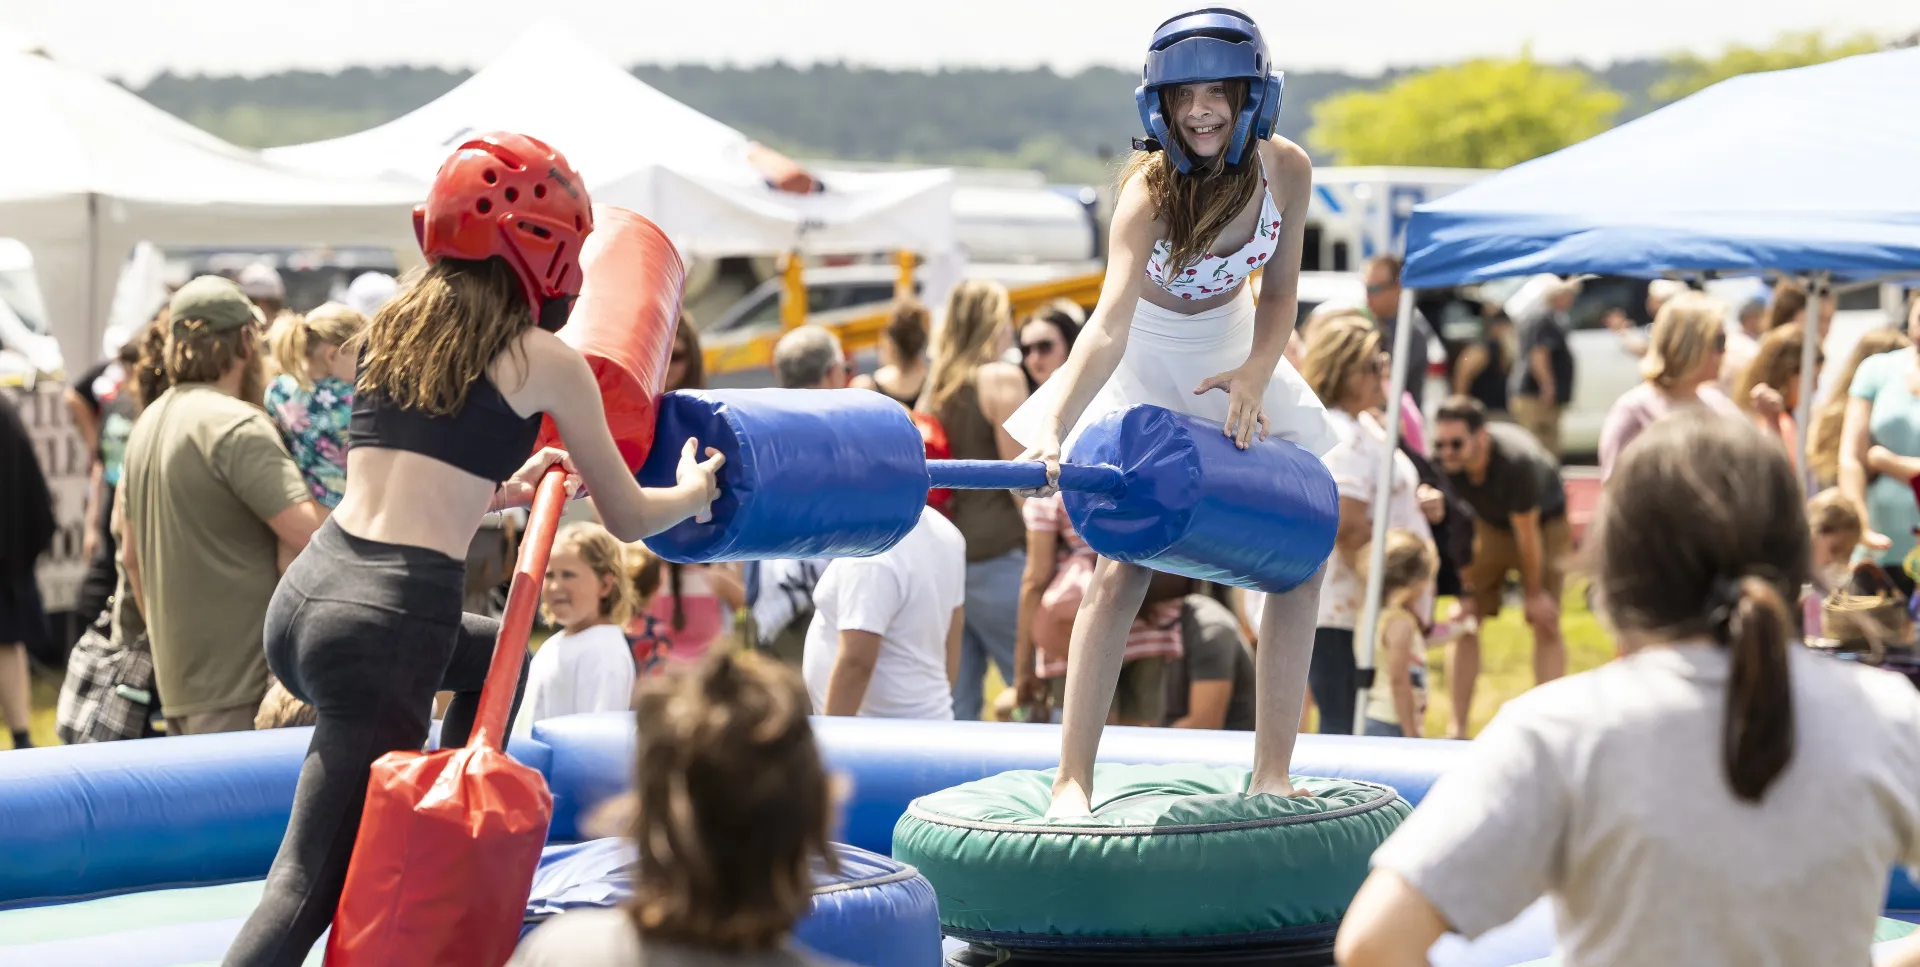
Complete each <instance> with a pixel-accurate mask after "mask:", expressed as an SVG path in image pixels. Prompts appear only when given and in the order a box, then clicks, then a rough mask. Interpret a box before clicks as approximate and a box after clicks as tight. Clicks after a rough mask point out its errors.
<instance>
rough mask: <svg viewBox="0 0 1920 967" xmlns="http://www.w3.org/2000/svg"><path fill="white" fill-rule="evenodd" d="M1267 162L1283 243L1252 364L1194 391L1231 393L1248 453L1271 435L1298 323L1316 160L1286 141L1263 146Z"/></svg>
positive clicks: (1272, 263)
mask: <svg viewBox="0 0 1920 967" xmlns="http://www.w3.org/2000/svg"><path fill="white" fill-rule="evenodd" d="M1259 148H1260V154H1261V157H1262V158H1268V157H1270V158H1272V167H1273V169H1274V172H1275V174H1276V175H1277V176H1278V178H1279V183H1280V184H1281V185H1282V186H1284V187H1285V189H1286V193H1285V198H1284V199H1283V200H1282V202H1281V206H1280V208H1281V214H1280V240H1279V242H1278V244H1277V245H1276V247H1275V248H1274V252H1273V258H1271V259H1269V260H1267V264H1266V267H1265V268H1263V269H1262V270H1261V271H1260V302H1259V304H1258V305H1257V306H1256V307H1255V308H1254V315H1253V346H1252V347H1251V348H1250V349H1249V350H1248V351H1247V361H1246V362H1244V363H1242V364H1241V365H1240V367H1239V368H1237V369H1231V370H1228V371H1227V372H1224V373H1220V374H1218V375H1216V376H1211V377H1208V378H1207V379H1206V380H1203V381H1202V382H1201V383H1200V385H1199V386H1198V387H1196V388H1195V389H1194V393H1195V394H1200V393H1205V392H1209V391H1211V390H1215V389H1219V390H1225V391H1226V393H1227V396H1228V401H1227V420H1226V431H1227V435H1228V436H1231V437H1233V439H1234V442H1235V443H1236V444H1238V445H1239V446H1240V447H1241V448H1242V449H1244V448H1245V447H1246V446H1247V445H1248V444H1249V443H1251V442H1252V441H1253V440H1255V439H1264V438H1265V437H1266V435H1267V416H1266V413H1265V412H1264V411H1263V407H1262V403H1263V401H1264V399H1265V397H1266V392H1267V383H1269V382H1270V381H1272V379H1273V370H1274V367H1276V366H1278V365H1280V357H1281V356H1282V355H1283V354H1284V353H1285V352H1286V349H1287V340H1288V339H1289V338H1291V337H1292V336H1293V324H1294V319H1295V318H1296V317H1297V313H1298V310H1299V289H1300V256H1301V250H1302V249H1303V248H1304V247H1305V239H1306V231H1307V202H1308V199H1309V198H1311V197H1312V195H1313V162H1312V161H1309V160H1308V159H1307V153H1306V152H1305V151H1303V150H1301V149H1300V146H1299V145H1296V144H1294V143H1293V142H1291V141H1288V140H1286V139H1285V138H1275V139H1273V140H1272V141H1270V142H1267V143H1265V144H1262V145H1259Z"/></svg>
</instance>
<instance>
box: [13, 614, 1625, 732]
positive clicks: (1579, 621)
mask: <svg viewBox="0 0 1920 967" xmlns="http://www.w3.org/2000/svg"><path fill="white" fill-rule="evenodd" d="M1561 628H1562V629H1564V630H1565V632H1566V636H1567V669H1568V670H1569V671H1576V672H1577V671H1585V670H1586V669H1589V668H1592V667H1594V666H1596V665H1599V664H1601V663H1603V662H1606V661H1608V660H1610V659H1612V658H1613V640H1612V639H1611V638H1608V637H1607V633H1606V632H1605V631H1603V630H1601V628H1600V622H1599V621H1598V620H1597V619H1595V618H1594V616H1593V613H1592V612H1590V611H1588V610H1587V599H1586V586H1585V585H1584V584H1576V585H1574V586H1572V587H1569V588H1568V589H1567V595H1566V599H1565V602H1564V603H1563V605H1562V618H1561ZM541 637H544V635H541ZM1480 639H1481V640H1480V683H1479V686H1478V687H1477V688H1476V689H1475V691H1474V695H1473V714H1472V716H1471V717H1470V718H1469V720H1468V721H1469V724H1470V726H1471V728H1472V730H1473V731H1474V732H1478V731H1480V728H1481V726H1484V725H1486V724H1487V720H1488V719H1491V718H1493V713H1494V712H1495V711H1496V710H1498V709H1499V708H1500V706H1501V705H1502V704H1503V703H1505V702H1506V700H1507V699H1510V698H1512V697H1514V696H1515V695H1518V694H1520V693H1521V692H1524V691H1526V690H1527V689H1529V688H1532V687H1533V651H1532V636H1531V635H1530V634H1529V633H1528V632H1527V629H1526V624H1525V623H1524V622H1523V621H1522V620H1521V618H1520V611H1519V609H1518V608H1508V609H1507V610H1506V612H1505V613H1503V614H1501V615H1500V617H1499V618H1497V619H1495V620H1493V621H1489V622H1487V623H1486V625H1485V626H1483V627H1482V629H1481V633H1480ZM1427 661H1428V663H1429V667H1430V668H1431V669H1432V670H1433V674H1432V683H1433V684H1432V690H1431V694H1430V695H1429V699H1430V703H1431V704H1430V705H1429V706H1428V708H1427V724H1426V734H1427V735H1428V736H1430V737H1438V736H1440V735H1442V734H1443V733H1444V732H1445V731H1446V722H1447V718H1448V716H1449V714H1451V713H1450V709H1451V707H1452V705H1451V703H1450V702H1449V701H1448V700H1447V675H1446V664H1447V656H1446V650H1445V649H1443V648H1438V647H1436V648H1434V649H1433V653H1432V654H1431V655H1429V656H1428V658H1427ZM1002 687H1003V686H1002V684H1001V682H1000V676H999V675H998V674H995V673H993V672H992V671H989V672H988V675H987V690H986V692H985V694H986V695H988V696H993V695H998V694H999V693H1000V689H1001V688H1002ZM59 698H60V682H59V680H58V679H56V678H53V677H52V676H50V675H46V674H41V675H36V676H35V678H34V682H33V741H34V743H35V744H37V745H54V744H57V742H58V740H57V739H55V738H54V734H53V707H54V703H55V702H57V701H58V700H59ZM12 745H13V740H12V738H10V737H8V736H7V735H6V734H5V733H4V732H0V749H7V748H11V747H12Z"/></svg>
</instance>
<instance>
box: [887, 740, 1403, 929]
mask: <svg viewBox="0 0 1920 967" xmlns="http://www.w3.org/2000/svg"><path fill="white" fill-rule="evenodd" d="M1053 775H1054V774H1053V771H1052V770H1048V771H1045V772H1027V771H1020V772H1005V773H1001V774H1000V775H997V776H993V777H991V778H987V779H981V780H979V781H976V782H969V783H966V784H964V785H959V786H955V787H953V788H951V789H945V790H942V791H940V792H936V793H934V794H932V795H929V796H923V797H921V798H919V799H916V800H914V801H913V803H912V804H911V805H910V806H909V807H908V808H907V812H906V814H905V815H903V816H901V817H900V821H899V823H898V824H896V825H895V826H894V829H893V855H894V858H896V859H898V860H900V861H902V862H905V863H911V864H912V865H914V866H915V867H918V868H919V870H920V872H921V873H923V874H925V875H926V877H927V879H928V880H929V881H931V882H932V883H933V888H934V892H935V893H936V894H938V896H939V900H940V922H941V924H942V927H943V929H944V931H945V932H946V933H947V934H948V935H949V936H952V937H957V938H959V939H963V940H967V941H969V942H971V943H974V944H976V945H984V946H990V947H994V948H1003V949H1008V950H1038V951H1044V950H1049V949H1052V950H1060V951H1063V952H1064V951H1066V950H1075V951H1092V950H1106V951H1108V952H1110V953H1118V952H1120V951H1122V950H1132V951H1141V952H1145V951H1153V950H1160V951H1171V950H1188V951H1193V950H1199V949H1216V950H1223V949H1231V948H1248V947H1272V946H1285V945H1287V944H1300V943H1316V944H1318V945H1320V946H1322V947H1324V946H1325V944H1326V943H1328V942H1330V940H1331V937H1332V935H1333V932H1334V930H1335V928H1336V927H1337V926H1338V925H1339V922H1340V917H1341V915H1342V914H1344V913H1345V912H1346V909H1347V904H1348V903H1349V902H1351V901H1352V899H1353V895H1354V893H1355V891H1357V890H1359V888H1360V882H1361V881H1362V880H1364V879H1365V878H1366V875H1367V859H1368V857H1370V856H1371V855H1373V851H1374V848H1375V847H1377V846H1379V845H1380V843H1381V842H1382V841H1383V840H1385V839H1386V838H1387V835H1388V834H1389V833H1391V832H1393V830H1394V828H1395V827H1397V826H1399V825H1400V822H1401V820H1403V819H1404V818H1406V815H1407V813H1408V812H1410V811H1411V808H1412V807H1410V806H1408V805H1407V803H1406V801H1405V800H1403V799H1401V798H1400V796H1399V794H1398V793H1396V792H1395V791H1394V790H1393V789H1391V788H1389V787H1387V786H1382V785H1378V784H1375V783H1370V782H1358V781H1353V780H1345V779H1313V778H1302V777H1295V778H1294V780H1293V782H1294V785H1295V786H1296V788H1300V789H1303V790H1305V791H1306V792H1307V793H1308V795H1304V796H1298V797H1294V798H1283V797H1279V796H1264V795H1263V796H1248V795H1246V792H1245V790H1246V788H1247V779H1248V771H1247V770H1245V769H1233V768H1222V767H1215V766H1202V765H1121V764H1111V765H1109V764H1103V765H1100V766H1098V767H1096V768H1095V770H1094V783H1093V792H1094V800H1095V802H1094V809H1093V814H1092V815H1090V816H1077V817H1055V818H1048V817H1047V815H1046V812H1047V806H1048V804H1049V802H1050V800H1051V789H1052V785H1053Z"/></svg>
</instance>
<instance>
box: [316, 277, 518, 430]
mask: <svg viewBox="0 0 1920 967" xmlns="http://www.w3.org/2000/svg"><path fill="white" fill-rule="evenodd" d="M533 325H534V320H533V310H532V309H531V308H529V307H528V305H527V295H526V291H525V290H524V289H522V288H521V285H520V278H519V276H517V275H515V274H514V273H513V269H512V268H510V267H508V265H507V263H506V261H505V260H503V259H499V258H489V259H484V260H482V261H478V262H475V261H469V260H466V259H441V260H439V261H438V262H435V263H433V264H432V265H430V266H428V267H427V268H426V269H425V270H415V271H414V272H413V273H412V274H411V276H410V278H408V279H407V280H406V281H405V282H403V283H402V286H401V289H400V294H399V295H397V296H394V298H393V301H391V302H388V303H387V304H386V305H384V306H382V307H380V311H379V312H378V313H376V314H375V315H374V317H373V322H372V323H371V324H369V325H368V326H367V328H366V329H365V330H363V331H362V334H361V336H360V337H359V338H358V339H356V340H355V341H354V342H355V345H354V346H353V347H350V348H351V349H358V348H359V347H360V346H364V347H365V355H364V357H363V359H364V362H363V363H362V364H361V367H360V376H359V379H358V380H356V381H355V384H354V385H355V387H356V388H357V389H359V390H360V391H362V392H365V391H367V390H377V391H379V392H380V393H382V394H384V395H385V396H386V397H387V399H389V400H392V401H393V402H394V403H395V404H397V405H399V406H400V407H402V408H404V409H410V410H419V411H421V412H423V413H432V414H437V415H441V416H446V415H449V414H452V413H457V412H459V410H460V408H461V407H462V406H465V405H466V402H467V390H468V389H470V388H471V387H472V386H473V383H474V381H475V380H478V379H480V378H481V377H482V376H485V375H486V373H487V367H488V366H489V365H491V364H492V363H493V359H494V357H495V356H498V355H500V353H501V351H502V350H505V349H507V348H509V347H512V348H513V349H514V351H515V352H516V353H518V352H519V344H518V343H516V342H515V341H514V340H515V339H516V337H518V336H519V335H520V334H521V333H523V332H525V331H527V330H528V329H531V328H533ZM519 361H520V362H521V363H522V364H523V365H524V364H525V359H524V358H522V359H520V360H519Z"/></svg>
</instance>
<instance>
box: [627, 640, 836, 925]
mask: <svg viewBox="0 0 1920 967" xmlns="http://www.w3.org/2000/svg"><path fill="white" fill-rule="evenodd" d="M634 707H635V708H636V709H637V711H636V713H635V715H636V719H637V721H638V726H639V728H638V734H639V736H640V741H639V766H638V781H637V782H636V783H635V796H636V798H637V800H638V803H637V806H638V808H637V813H636V817H635V822H634V824H633V840H634V843H635V845H636V846H637V847H638V851H639V863H638V864H637V869H636V870H635V876H634V891H633V902H632V906H631V907H630V910H631V914H632V917H633V921H634V925H635V926H636V927H637V928H638V929H639V931H640V935H641V936H642V937H646V938H651V939H658V940H664V941H668V942H673V943H682V944H686V945H688V946H693V947H702V948H707V949H718V950H729V951H749V950H766V949H769V948H772V947H775V946H777V945H778V944H780V943H781V942H782V941H783V940H784V939H785V938H786V936H787V934H788V932H790V931H791V930H792V929H793V925H794V923H795V921H797V920H799V919H800V917H801V916H802V915H804V914H805V913H806V912H807V909H808V906H809V905H810V904H811V903H812V900H813V877H812V874H811V873H810V872H809V869H808V867H809V864H810V863H812V862H813V861H814V860H824V861H825V862H826V864H827V866H828V868H829V869H832V868H833V865H834V863H833V859H834V857H833V853H832V852H830V851H829V848H828V845H827V837H828V826H829V823H830V822H831V814H832V802H831V799H832V794H831V792H830V783H829V781H828V779H827V772H826V768H825V766H824V765H823V764H822V763H821V759H820V750H819V749H818V748H817V747H816V746H815V744H814V740H813V726H812V725H811V724H809V723H808V721H807V711H808V704H807V691H806V687H805V686H804V685H802V684H801V682H800V677H799V675H797V674H795V673H794V672H793V670H791V669H789V668H787V667H786V666H784V665H781V664H780V663H779V662H777V661H774V660H773V659H771V658H767V657H765V656H762V655H759V654H757V653H754V652H741V653H737V654H736V653H730V652H727V651H724V650H721V649H715V651H714V653H713V654H711V655H709V656H708V657H707V658H706V659H704V660H703V661H702V662H701V663H699V664H698V665H696V666H694V667H693V668H690V669H686V670H680V671H675V672H671V673H669V674H667V675H664V676H661V677H658V678H649V679H645V680H643V681H642V682H641V684H640V686H639V689H638V695H637V696H636V699H635V706H634Z"/></svg>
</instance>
